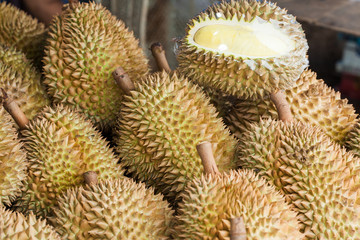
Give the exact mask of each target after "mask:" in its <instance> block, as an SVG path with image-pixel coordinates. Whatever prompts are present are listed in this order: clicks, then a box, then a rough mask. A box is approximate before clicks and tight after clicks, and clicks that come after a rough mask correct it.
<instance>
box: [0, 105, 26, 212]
mask: <svg viewBox="0 0 360 240" xmlns="http://www.w3.org/2000/svg"><path fill="white" fill-rule="evenodd" d="M21 147H22V144H21V143H20V141H19V140H18V138H17V132H16V130H15V128H14V127H13V121H12V119H11V118H10V116H9V115H8V114H7V113H6V112H5V110H4V108H1V109H0V205H1V203H3V204H6V205H10V203H11V202H12V201H13V200H14V199H15V197H17V196H19V195H20V191H21V190H20V189H21V188H22V186H23V185H24V183H23V181H24V180H25V179H26V176H27V173H26V168H27V163H26V153H25V151H23V150H22V149H21Z"/></svg>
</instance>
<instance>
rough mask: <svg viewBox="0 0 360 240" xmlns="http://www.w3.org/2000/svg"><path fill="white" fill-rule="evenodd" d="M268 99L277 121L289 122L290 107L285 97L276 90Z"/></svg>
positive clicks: (290, 118) (290, 116) (281, 92)
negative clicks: (277, 118)
mask: <svg viewBox="0 0 360 240" xmlns="http://www.w3.org/2000/svg"><path fill="white" fill-rule="evenodd" d="M270 99H271V101H273V103H274V104H275V107H276V109H277V112H278V115H279V119H280V120H281V121H283V122H290V121H291V120H292V118H293V116H292V114H291V110H290V105H289V103H288V102H287V101H286V96H285V94H284V92H283V91H281V90H277V91H275V92H274V93H271V94H270Z"/></svg>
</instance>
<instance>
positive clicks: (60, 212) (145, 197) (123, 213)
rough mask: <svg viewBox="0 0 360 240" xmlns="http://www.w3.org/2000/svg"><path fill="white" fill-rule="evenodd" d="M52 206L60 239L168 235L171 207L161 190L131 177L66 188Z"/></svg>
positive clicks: (148, 237)
mask: <svg viewBox="0 0 360 240" xmlns="http://www.w3.org/2000/svg"><path fill="white" fill-rule="evenodd" d="M58 201H59V204H58V207H56V208H55V209H54V218H52V222H53V225H54V226H55V228H56V231H57V232H58V233H59V234H60V236H61V237H62V239H64V240H65V239H69V240H72V239H73V240H75V239H77V240H81V239H84V240H85V239H124V240H125V239H143V240H146V239H154V240H155V239H169V235H170V232H171V231H172V230H171V226H170V223H171V220H172V214H173V210H172V209H171V208H170V207H169V204H168V203H167V202H166V201H165V200H163V196H162V195H160V194H157V195H155V194H154V190H153V189H148V188H146V187H145V184H143V183H135V182H134V181H133V180H131V179H126V178H124V179H118V180H111V181H109V180H108V181H100V183H99V184H96V185H95V184H94V185H91V186H88V185H87V186H84V187H82V186H80V187H75V188H72V189H69V190H68V191H67V192H66V193H65V194H64V195H63V196H62V197H60V198H59V200H58Z"/></svg>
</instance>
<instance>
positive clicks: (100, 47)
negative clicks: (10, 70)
mask: <svg viewBox="0 0 360 240" xmlns="http://www.w3.org/2000/svg"><path fill="white" fill-rule="evenodd" d="M49 35H50V37H49V39H48V46H47V47H46V49H45V58H44V63H45V66H44V73H45V77H46V79H45V83H46V84H47V85H48V91H49V94H50V95H51V96H52V97H53V98H54V102H55V103H62V104H64V105H68V106H72V107H77V108H79V109H80V110H81V111H82V112H83V113H84V114H85V115H86V116H87V117H88V118H90V119H91V120H92V121H93V123H94V124H96V125H97V126H99V127H100V128H107V127H112V126H113V125H114V124H115V121H116V115H117V113H118V112H119V110H120V102H121V100H122V98H123V93H122V91H121V89H120V88H119V87H118V86H117V85H116V83H115V81H114V79H113V77H112V72H113V71H114V70H115V68H116V67H118V66H121V67H122V68H124V70H125V71H126V72H127V73H128V74H129V76H130V79H132V80H133V81H136V80H137V79H139V78H140V77H142V76H144V75H145V74H146V73H147V71H148V66H147V59H146V58H145V56H144V53H143V52H142V50H141V48H140V47H139V45H138V41H137V40H136V39H135V37H134V36H133V33H132V32H129V31H128V29H127V28H126V27H125V24H124V23H123V22H121V21H119V20H117V19H116V17H115V16H112V15H111V13H110V12H109V11H108V10H106V9H105V8H104V7H102V6H101V5H98V4H94V3H90V4H87V3H83V4H81V5H80V4H79V5H76V7H75V8H74V9H71V8H69V7H68V8H67V9H66V10H64V11H63V13H62V14H61V15H60V16H59V17H56V18H55V20H54V21H53V23H52V25H51V27H50V33H49Z"/></svg>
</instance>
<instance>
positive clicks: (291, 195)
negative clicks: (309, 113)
mask: <svg viewBox="0 0 360 240" xmlns="http://www.w3.org/2000/svg"><path fill="white" fill-rule="evenodd" d="M238 146H239V148H238V160H239V161H238V164H239V166H241V167H242V168H245V169H252V170H255V171H256V172H258V174H259V175H260V176H263V177H265V178H266V179H267V180H268V181H269V183H271V184H273V185H275V186H276V188H277V189H278V190H280V191H281V192H282V193H283V194H285V196H286V199H287V201H288V202H289V203H291V204H292V205H293V207H294V210H296V211H297V212H298V214H299V218H300V221H301V225H302V226H301V230H302V232H304V233H305V235H306V238H307V239H358V238H359V239H360V231H359V230H360V218H359V211H360V208H359V204H358V203H359V193H360V191H359V186H360V184H359V183H360V177H359V173H360V159H359V158H355V157H354V156H353V155H352V154H351V153H348V152H346V150H345V148H342V147H341V146H340V145H338V144H335V143H334V142H333V141H332V140H331V139H330V138H329V137H328V136H326V135H325V134H324V133H323V132H322V131H321V130H320V129H319V128H317V127H312V126H311V125H309V124H305V123H300V122H297V121H293V122H290V123H284V122H282V121H275V120H271V119H269V120H261V121H260V122H259V123H254V124H251V125H250V127H249V129H248V131H246V132H244V133H243V134H242V136H241V138H240V140H239V145H238Z"/></svg>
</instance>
